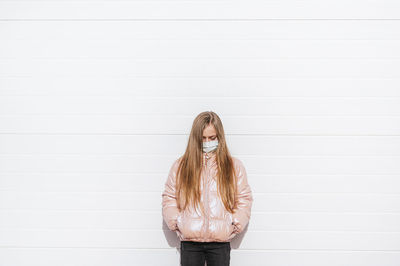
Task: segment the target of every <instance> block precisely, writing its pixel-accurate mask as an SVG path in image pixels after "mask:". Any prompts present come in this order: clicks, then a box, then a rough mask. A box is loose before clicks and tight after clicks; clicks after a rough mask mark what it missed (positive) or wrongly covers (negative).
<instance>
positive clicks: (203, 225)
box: [162, 152, 253, 242]
mask: <svg viewBox="0 0 400 266" xmlns="http://www.w3.org/2000/svg"><path fill="white" fill-rule="evenodd" d="M232 159H233V162H234V168H235V171H236V173H237V176H238V180H237V182H238V184H237V185H238V190H237V196H238V197H237V199H238V207H237V209H235V211H234V213H233V214H232V213H230V212H228V211H227V210H226V209H225V206H224V204H223V202H222V200H221V199H220V197H219V196H218V192H217V180H216V174H217V164H216V159H215V152H210V153H205V152H203V168H202V174H201V179H202V182H201V184H202V185H201V201H202V203H204V208H205V212H206V213H205V215H202V214H201V210H200V209H199V207H197V208H196V210H193V208H192V207H191V208H186V209H185V210H184V211H182V212H180V211H179V209H178V208H177V201H176V196H175V191H176V189H175V185H176V174H177V169H178V166H179V162H180V159H177V160H175V162H174V163H173V165H172V166H171V168H170V171H169V174H168V178H167V181H166V182H165V189H164V191H163V193H162V215H163V219H164V221H165V223H166V224H167V226H168V228H169V229H170V230H172V231H174V232H176V233H177V235H178V238H179V239H180V240H181V241H183V240H185V241H199V242H211V241H214V242H230V241H231V239H232V238H234V237H235V236H236V235H238V234H239V233H241V232H242V231H243V230H244V228H245V227H246V225H247V224H248V223H249V220H250V214H251V207H252V203H253V196H252V191H251V188H250V186H249V183H248V181H247V174H246V169H245V168H244V166H243V163H242V162H241V161H240V160H239V159H237V158H236V157H232Z"/></svg>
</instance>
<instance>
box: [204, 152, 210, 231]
mask: <svg viewBox="0 0 400 266" xmlns="http://www.w3.org/2000/svg"><path fill="white" fill-rule="evenodd" d="M205 162H206V169H205V170H206V171H205V174H206V175H205V178H204V182H205V186H204V195H205V199H204V201H205V205H206V206H205V207H206V208H205V209H207V212H206V217H205V218H206V232H205V238H207V237H208V228H209V226H210V219H209V217H208V216H209V210H208V177H209V173H210V170H209V169H208V158H207V157H206V161H205ZM207 170H208V171H207Z"/></svg>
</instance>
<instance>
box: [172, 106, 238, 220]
mask: <svg viewBox="0 0 400 266" xmlns="http://www.w3.org/2000/svg"><path fill="white" fill-rule="evenodd" d="M210 124H211V125H213V126H214V128H215V131H216V134H217V139H218V147H217V149H216V151H215V153H216V154H215V159H216V164H217V170H218V171H217V189H218V194H219V196H220V198H221V200H222V202H223V204H224V206H225V209H226V210H227V211H229V212H231V213H233V212H234V209H236V208H237V200H236V195H237V194H236V190H237V183H236V180H237V176H236V173H235V170H234V169H235V167H234V163H233V159H232V156H231V155H230V153H229V150H228V147H227V145H226V140H225V133H224V128H223V126H222V122H221V119H220V118H219V116H218V115H217V114H216V113H214V112H212V111H206V112H202V113H200V114H199V115H197V117H196V118H195V119H194V121H193V124H192V129H191V132H190V136H189V140H188V144H187V147H186V151H185V153H184V155H183V156H181V157H180V158H179V159H180V163H179V167H178V170H177V182H176V198H177V205H178V208H179V209H180V210H184V209H186V207H187V206H192V207H194V206H198V205H199V204H200V198H201V195H200V177H201V171H202V160H203V158H202V157H203V156H202V155H203V153H202V148H203V147H202V145H203V131H204V129H205V128H206V127H207V126H208V125H210ZM181 203H182V204H181ZM182 205H183V206H182ZM200 205H201V209H202V210H203V211H204V206H203V205H202V204H200Z"/></svg>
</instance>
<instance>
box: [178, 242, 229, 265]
mask: <svg viewBox="0 0 400 266" xmlns="http://www.w3.org/2000/svg"><path fill="white" fill-rule="evenodd" d="M230 255H231V243H230V242H196V241H181V265H182V266H204V263H205V262H207V266H229V262H230V258H231V256H230Z"/></svg>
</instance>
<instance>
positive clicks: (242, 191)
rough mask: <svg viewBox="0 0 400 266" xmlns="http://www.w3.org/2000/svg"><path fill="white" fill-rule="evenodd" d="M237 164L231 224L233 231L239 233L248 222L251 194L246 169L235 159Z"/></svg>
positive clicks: (251, 202)
mask: <svg viewBox="0 0 400 266" xmlns="http://www.w3.org/2000/svg"><path fill="white" fill-rule="evenodd" d="M236 161H237V166H236V169H237V170H236V171H237V174H238V180H237V182H238V183H237V185H238V199H237V201H238V207H237V209H236V210H235V212H234V213H233V215H232V218H233V222H232V223H233V224H234V227H235V229H234V232H235V233H237V234H239V233H241V232H242V231H243V230H244V228H245V227H246V225H247V224H248V223H249V220H250V216H251V207H252V204H253V195H252V191H251V188H250V185H249V183H248V180H247V173H246V169H245V167H244V166H243V163H242V162H241V161H240V160H239V159H236Z"/></svg>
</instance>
